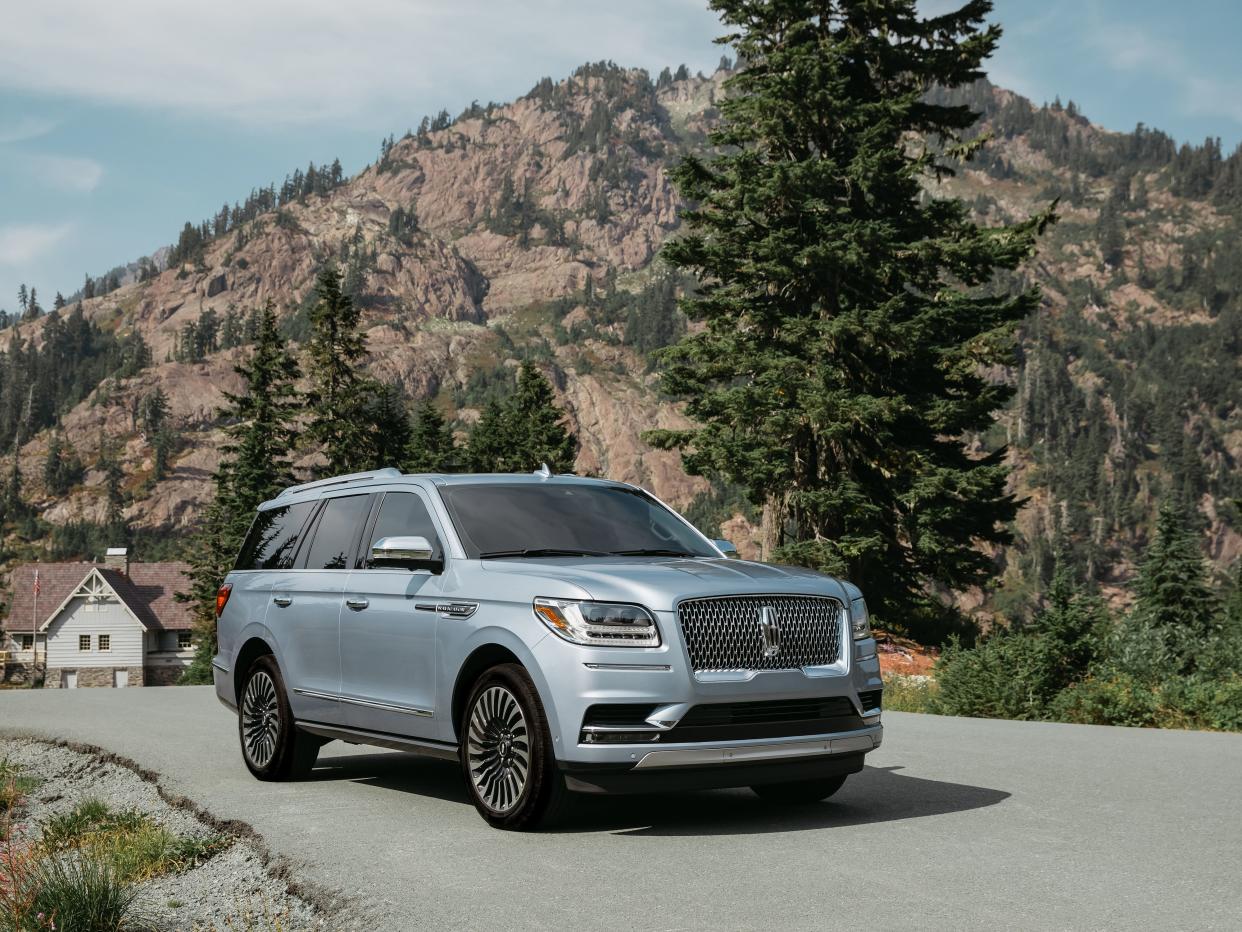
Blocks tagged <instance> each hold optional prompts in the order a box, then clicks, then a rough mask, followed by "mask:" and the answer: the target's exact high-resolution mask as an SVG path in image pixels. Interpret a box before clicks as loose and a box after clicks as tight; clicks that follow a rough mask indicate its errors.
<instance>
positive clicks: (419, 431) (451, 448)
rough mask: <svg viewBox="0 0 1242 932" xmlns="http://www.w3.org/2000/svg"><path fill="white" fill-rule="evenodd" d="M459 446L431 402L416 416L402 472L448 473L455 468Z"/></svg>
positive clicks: (420, 407)
mask: <svg viewBox="0 0 1242 932" xmlns="http://www.w3.org/2000/svg"><path fill="white" fill-rule="evenodd" d="M456 457H457V446H456V444H455V443H454V441H453V431H452V430H451V429H450V427H449V425H448V424H447V423H446V422H445V420H444V415H442V414H441V413H440V409H439V408H437V407H436V406H435V403H434V402H432V401H431V400H427V401H424V402H423V403H422V404H420V405H419V406H418V410H417V411H416V412H415V413H414V428H413V432H412V433H411V435H410V448H409V453H408V454H407V456H406V459H405V463H404V464H403V465H402V469H404V470H405V471H406V472H448V471H449V470H451V469H452V468H453V466H454V464H455V461H456Z"/></svg>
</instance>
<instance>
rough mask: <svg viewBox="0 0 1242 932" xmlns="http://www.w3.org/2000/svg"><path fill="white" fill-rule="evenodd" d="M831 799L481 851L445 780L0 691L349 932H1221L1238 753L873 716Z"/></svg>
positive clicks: (1227, 920) (108, 694)
mask: <svg viewBox="0 0 1242 932" xmlns="http://www.w3.org/2000/svg"><path fill="white" fill-rule="evenodd" d="M885 726H886V731H885V740H884V745H883V747H882V748H881V749H880V750H879V751H876V752H874V753H872V754H871V755H869V757H868V766H867V768H866V769H865V770H864V771H863V772H862V773H860V774H856V775H854V776H852V777H850V778H849V780H848V781H847V783H846V785H845V787H844V788H843V789H842V790H841V791H840V792H839V793H838V794H837V795H836V796H835V797H833V799H832V800H830V801H828V802H825V803H820V804H817V805H815V806H812V807H809V808H805V809H799V810H788V809H780V808H774V807H773V806H771V805H769V804H765V803H763V802H761V801H760V800H758V799H757V798H755V797H754V796H752V795H751V794H750V793H749V792H748V791H745V790H718V791H712V792H705V793H698V794H683V795H668V796H655V797H621V798H605V799H593V800H589V801H588V804H587V805H585V806H584V807H582V808H581V810H580V812H579V814H578V817H577V819H576V820H575V821H574V822H573V823H571V824H570V825H569V826H568V827H566V828H564V829H561V830H559V831H556V832H552V833H546V834H513V833H506V832H498V831H495V830H493V829H490V828H488V827H487V826H486V825H485V824H484V823H483V821H482V820H481V819H480V818H479V817H478V816H477V815H476V814H475V811H474V809H473V807H471V805H470V804H469V802H468V800H467V797H466V794H465V790H464V788H463V787H462V785H461V782H460V775H459V771H458V770H457V768H456V767H455V766H454V765H452V764H449V763H444V762H439V761H433V760H428V759H424V758H418V757H413V756H409V755H405V754H400V753H396V752H388V751H373V750H371V749H364V748H355V747H352V746H348V745H343V744H340V743H333V744H329V745H327V746H325V747H324V749H323V751H322V752H321V755H320V758H319V766H318V767H317V769H316V771H315V773H314V776H313V779H311V780H310V781H307V782H302V783H290V784H268V783H260V782H258V781H256V780H254V779H252V778H251V777H250V775H249V774H248V773H247V771H246V769H245V767H244V766H243V764H242V762H241V758H240V752H239V751H238V748H237V735H236V726H235V719H234V717H233V716H232V714H231V713H230V712H229V711H228V710H226V709H225V708H224V707H223V706H221V705H219V704H218V703H217V702H216V699H215V696H214V694H213V693H212V691H211V690H210V688H207V687H194V688H188V687H180V688H178V687H171V688H163V689H156V688H148V689H123V690H107V689H101V690H92V689H82V690H36V691H25V690H12V691H2V692H0V729H2V730H4V731H8V732H26V733H32V734H45V735H51V736H55V737H61V738H67V739H71V740H75V741H81V742H87V743H91V744H96V745H99V746H101V747H104V748H107V749H109V750H112V751H115V752H117V753H119V754H122V755H125V756H127V757H130V758H132V759H134V760H135V761H137V762H139V763H140V764H142V765H144V766H146V767H148V768H150V769H152V770H155V771H157V772H158V773H160V774H161V782H162V783H163V785H164V786H165V787H167V788H168V789H169V790H171V791H173V792H178V793H182V794H184V795H186V796H188V797H190V798H191V799H193V800H195V801H197V802H198V803H199V804H201V805H202V806H204V807H205V808H207V809H208V810H209V811H210V812H212V813H213V814H215V815H217V816H219V817H222V818H231V819H240V820H243V821H245V822H248V823H249V824H250V825H252V826H253V827H254V828H255V829H256V830H257V831H258V832H259V833H261V834H262V835H263V837H264V838H265V840H266V841H267V843H268V845H269V846H270V847H271V849H272V850H273V851H274V852H275V853H277V854H281V855H284V856H286V857H287V858H288V859H290V860H291V861H292V862H293V864H294V865H295V867H296V869H297V871H298V874H299V876H301V877H303V878H305V879H306V880H308V881H310V882H311V883H312V884H314V885H317V886H319V887H321V888H326V889H329V890H334V891H337V892H338V893H339V894H341V895H342V896H343V897H344V898H345V901H346V904H347V905H346V906H344V907H343V908H342V909H341V911H340V912H338V913H336V914H335V917H334V919H333V922H332V924H333V926H336V927H340V928H353V927H355V926H356V927H357V928H365V929H381V928H382V929H415V928H433V929H446V928H448V929H457V928H460V929H506V930H512V929H548V928H566V929H568V928H572V929H595V928H600V929H617V928H626V929H708V928H710V929H829V928H833V929H836V928H840V929H851V930H853V929H863V928H885V929H914V928H917V929H989V930H993V929H1239V928H1242V735H1222V734H1208V733H1203V732H1173V731H1149V730H1138V729H1124V728H1098V727H1091V726H1082V725H1054V724H1043V723H1025V722H997V721H985V720H973V719H955V718H942V717H937V716H921V715H903V714H900V713H888V714H886V715H885Z"/></svg>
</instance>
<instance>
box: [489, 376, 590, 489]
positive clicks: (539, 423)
mask: <svg viewBox="0 0 1242 932" xmlns="http://www.w3.org/2000/svg"><path fill="white" fill-rule="evenodd" d="M504 417H505V420H506V421H507V425H506V430H505V433H506V434H507V436H508V439H509V443H510V446H509V448H508V450H507V452H506V453H505V455H504V456H503V457H502V458H501V469H502V470H503V471H505V472H525V471H527V470H532V469H538V468H539V467H540V465H542V464H545V463H546V464H547V466H548V468H549V469H551V470H552V471H553V472H569V471H570V470H572V469H573V466H574V460H575V459H576V458H577V456H578V438H577V436H575V435H574V433H573V431H571V430H570V429H569V428H568V426H566V424H565V412H564V411H562V410H561V409H560V408H558V407H557V406H556V399H555V397H554V396H553V394H552V386H551V385H550V384H548V380H547V379H546V378H544V375H543V373H542V372H540V371H539V369H538V368H537V367H536V366H535V364H534V363H532V362H524V363H522V368H521V369H519V370H518V378H517V391H516V392H514V394H513V397H512V398H511V399H510V400H509V402H508V404H506V405H505V413H504Z"/></svg>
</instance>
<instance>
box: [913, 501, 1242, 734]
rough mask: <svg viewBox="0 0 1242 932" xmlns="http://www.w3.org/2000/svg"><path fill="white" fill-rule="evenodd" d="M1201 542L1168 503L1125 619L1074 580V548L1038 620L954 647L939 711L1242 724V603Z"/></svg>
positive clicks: (939, 670) (939, 675) (940, 668)
mask: <svg viewBox="0 0 1242 932" xmlns="http://www.w3.org/2000/svg"><path fill="white" fill-rule="evenodd" d="M1197 538H1198V534H1197V533H1196V532H1195V531H1194V529H1193V528H1192V526H1191V521H1190V520H1189V518H1188V516H1187V513H1186V511H1185V510H1184V509H1179V508H1178V507H1176V506H1174V505H1171V504H1167V503H1166V505H1165V506H1164V507H1162V508H1161V510H1160V517H1159V520H1158V522H1157V526H1156V537H1155V540H1154V541H1153V542H1152V544H1151V546H1150V547H1149V548H1148V552H1147V555H1146V558H1145V559H1144V561H1143V564H1142V567H1141V568H1140V571H1139V578H1138V582H1137V584H1136V587H1135V588H1136V590H1137V599H1136V601H1135V604H1134V607H1133V608H1132V609H1131V611H1130V612H1129V614H1128V615H1127V616H1126V617H1125V618H1124V619H1122V621H1121V622H1120V623H1119V624H1116V625H1114V624H1112V623H1111V622H1110V620H1109V619H1108V616H1107V613H1106V612H1105V610H1104V608H1103V606H1102V604H1101V603H1100V600H1099V599H1098V598H1097V597H1095V596H1093V595H1091V594H1090V593H1087V592H1083V591H1081V590H1080V589H1078V588H1077V587H1075V585H1074V584H1073V583H1072V581H1071V574H1070V566H1071V561H1070V559H1069V555H1068V553H1067V552H1066V551H1064V550H1063V551H1062V553H1061V555H1060V557H1059V559H1058V562H1057V568H1056V570H1055V572H1054V574H1053V580H1052V586H1051V588H1050V590H1049V595H1048V605H1047V607H1046V608H1045V609H1044V610H1043V611H1041V612H1040V613H1039V614H1038V615H1036V617H1035V618H1034V619H1033V620H1032V622H1031V623H1030V624H1029V625H1025V626H1022V627H1019V628H1017V629H1015V630H1003V629H1002V630H1001V631H999V632H997V633H995V634H993V636H992V637H990V638H988V639H987V640H985V641H983V642H982V643H980V644H979V645H977V646H976V647H974V648H970V649H966V648H962V647H960V646H958V645H953V646H951V647H950V648H949V649H948V650H946V651H945V653H944V654H943V655H942V657H941V659H940V660H939V661H938V663H937V665H936V681H937V685H938V693H937V695H936V697H935V699H934V701H933V702H932V703H931V704H930V706H929V709H930V711H936V712H943V713H947V714H953V715H973V716H984V717H997V718H1027V719H1052V720H1057V721H1068V722H1082V723H1086V724H1096V725H1133V726H1155V727H1173V728H1210V729H1218V730H1242V610H1240V609H1242V606H1240V605H1239V603H1240V602H1242V599H1239V598H1238V597H1236V596H1234V597H1231V599H1230V600H1228V601H1227V602H1226V603H1225V605H1224V606H1223V607H1222V606H1221V604H1220V601H1219V600H1218V598H1217V596H1216V593H1214V592H1213V591H1212V589H1211V588H1210V587H1209V586H1208V584H1207V579H1206V573H1205V566H1204V561H1203V558H1202V556H1201V553H1200V547H1199V542H1198V539H1197ZM1240 572H1242V570H1240Z"/></svg>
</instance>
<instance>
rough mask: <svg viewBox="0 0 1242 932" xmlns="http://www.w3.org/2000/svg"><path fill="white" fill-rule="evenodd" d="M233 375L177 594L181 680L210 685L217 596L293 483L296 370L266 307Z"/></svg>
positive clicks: (270, 308)
mask: <svg viewBox="0 0 1242 932" xmlns="http://www.w3.org/2000/svg"><path fill="white" fill-rule="evenodd" d="M234 371H235V372H236V373H237V374H238V375H240V376H241V377H242V379H243V381H244V383H245V388H244V389H243V391H242V392H241V393H240V394H237V395H233V394H228V395H226V396H225V398H226V402H227V403H226V406H225V407H224V408H223V409H221V411H220V412H219V414H220V419H221V420H222V421H223V422H224V423H225V425H226V427H225V434H226V437H227V440H226V443H225V445H224V447H223V450H222V453H223V455H224V461H223V462H222V463H221V464H220V468H219V469H218V470H217V472H216V475H215V489H214V494H213V496H212V501H211V503H210V504H209V505H208V506H207V509H206V510H205V512H204V514H203V516H202V519H201V521H200V525H199V528H198V531H197V532H196V533H195V535H194V536H193V538H192V539H191V540H190V542H189V545H188V546H187V548H186V559H187V560H188V561H189V563H190V574H189V576H190V587H189V590H188V591H187V592H184V593H178V594H177V598H178V600H180V601H183V602H189V603H190V604H191V606H192V610H193V613H194V624H195V631H196V636H195V639H194V640H195V644H196V653H195V657H194V661H193V662H192V664H191V666H190V667H189V669H188V670H187V671H186V674H185V681H186V682H191V683H210V682H211V658H212V657H213V656H214V655H215V652H216V637H215V633H216V629H215V599H216V590H217V589H218V588H219V587H220V584H221V583H222V582H223V581H224V577H225V575H226V574H227V573H228V571H229V570H230V569H232V566H233V561H234V560H235V559H236V557H237V552H238V551H239V550H240V549H241V544H242V541H243V539H244V538H245V535H246V531H247V530H248V529H249V527H250V521H251V520H252V518H253V516H254V510H255V508H256V507H258V505H259V504H260V503H261V502H264V501H266V500H267V499H269V498H272V497H274V496H275V495H276V493H277V492H279V490H280V489H282V488H283V487H284V486H286V485H289V484H290V483H291V482H292V479H293V477H292V467H291V464H290V456H291V453H292V451H293V448H294V445H295V442H296V432H295V429H294V421H295V418H296V417H297V415H298V413H299V411H300V410H301V404H300V396H299V394H298V391H297V389H296V387H295V385H296V382H297V380H298V379H299V378H300V376H301V372H300V370H299V368H298V364H297V361H296V360H295V359H294V358H293V356H292V355H291V354H290V353H289V351H288V350H287V349H286V347H285V340H284V337H283V336H282V335H281V333H280V330H279V328H278V326H277V323H276V311H275V308H274V307H273V306H272V304H271V303H270V302H269V303H268V304H267V305H266V306H265V307H264V308H263V310H262V312H261V313H260V314H259V318H258V323H257V330H256V332H255V343H254V349H253V350H252V351H251V353H250V355H249V357H248V358H247V359H245V360H243V361H242V362H240V363H239V364H238V365H236V366H235V367H234Z"/></svg>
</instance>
